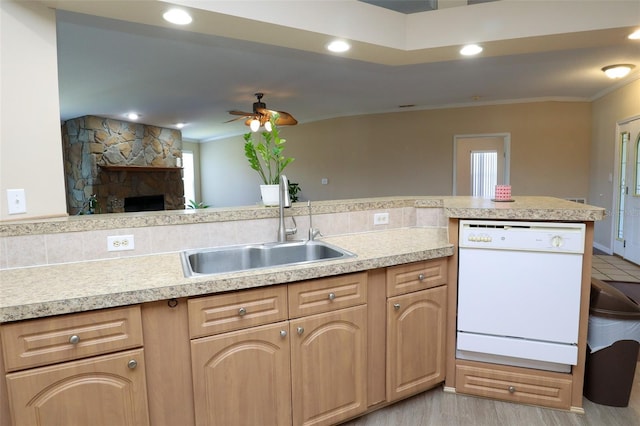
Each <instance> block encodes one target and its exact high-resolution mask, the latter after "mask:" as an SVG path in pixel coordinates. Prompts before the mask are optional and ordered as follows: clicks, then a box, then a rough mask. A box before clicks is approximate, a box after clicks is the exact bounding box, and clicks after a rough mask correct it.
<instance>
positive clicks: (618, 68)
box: [602, 64, 635, 79]
mask: <svg viewBox="0 0 640 426" xmlns="http://www.w3.org/2000/svg"><path fill="white" fill-rule="evenodd" d="M634 68H635V65H631V64H616V65H609V66H606V67H604V68H602V72H604V73H605V74H606V75H607V77H609V78H612V79H615V78H622V77H626V76H627V74H629V73H630V72H631V70H632V69H634Z"/></svg>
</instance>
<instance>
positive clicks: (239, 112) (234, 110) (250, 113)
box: [227, 109, 253, 117]
mask: <svg viewBox="0 0 640 426" xmlns="http://www.w3.org/2000/svg"><path fill="white" fill-rule="evenodd" d="M227 112H228V113H229V114H231V115H244V116H246V117H248V116H250V115H253V113H252V112H246V111H238V110H237V109H232V110H231V111H227Z"/></svg>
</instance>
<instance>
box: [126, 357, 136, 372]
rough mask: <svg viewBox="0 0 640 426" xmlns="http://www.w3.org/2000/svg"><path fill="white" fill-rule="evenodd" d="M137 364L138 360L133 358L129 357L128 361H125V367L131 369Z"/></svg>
mask: <svg viewBox="0 0 640 426" xmlns="http://www.w3.org/2000/svg"><path fill="white" fill-rule="evenodd" d="M137 366H138V361H136V360H135V359H130V360H129V362H128V363H127V367H129V368H130V369H132V370H133V369H134V368H136V367H137Z"/></svg>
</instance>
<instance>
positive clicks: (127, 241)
mask: <svg viewBox="0 0 640 426" xmlns="http://www.w3.org/2000/svg"><path fill="white" fill-rule="evenodd" d="M134 248H135V245H134V244H133V235H113V236H110V237H107V250H108V251H124V250H133V249H134Z"/></svg>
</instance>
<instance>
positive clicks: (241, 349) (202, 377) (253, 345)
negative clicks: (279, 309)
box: [191, 322, 291, 426]
mask: <svg viewBox="0 0 640 426" xmlns="http://www.w3.org/2000/svg"><path fill="white" fill-rule="evenodd" d="M288 333H289V325H288V324H287V322H280V323H276V324H270V325H266V326H260V327H254V328H249V329H245V330H239V331H234V332H229V333H225V334H218V335H215V336H211V337H203V338H200V339H195V340H193V341H192V342H191V358H192V369H193V389H194V399H195V412H196V424H197V425H224V426H227V425H258V424H259V425H264V426H268V425H271V426H280V425H290V424H291V376H290V367H289V336H288Z"/></svg>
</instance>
